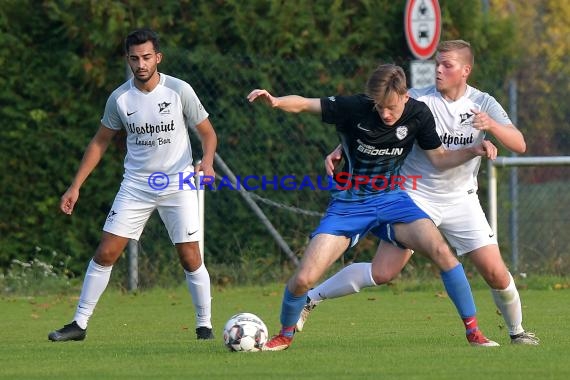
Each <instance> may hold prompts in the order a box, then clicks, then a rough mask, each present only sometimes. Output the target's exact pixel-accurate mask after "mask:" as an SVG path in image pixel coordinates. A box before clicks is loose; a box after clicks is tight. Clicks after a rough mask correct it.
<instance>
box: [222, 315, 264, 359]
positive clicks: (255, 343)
mask: <svg viewBox="0 0 570 380" xmlns="http://www.w3.org/2000/svg"><path fill="white" fill-rule="evenodd" d="M268 336H269V333H268V331H267V326H265V323H263V321H262V320H261V318H259V317H258V316H257V315H255V314H252V313H239V314H236V315H233V316H232V317H231V318H230V319H229V320H228V321H227V322H226V326H225V327H224V344H225V345H226V347H227V348H228V349H229V350H230V351H242V352H255V351H261V347H263V345H264V344H265V342H267V337H268Z"/></svg>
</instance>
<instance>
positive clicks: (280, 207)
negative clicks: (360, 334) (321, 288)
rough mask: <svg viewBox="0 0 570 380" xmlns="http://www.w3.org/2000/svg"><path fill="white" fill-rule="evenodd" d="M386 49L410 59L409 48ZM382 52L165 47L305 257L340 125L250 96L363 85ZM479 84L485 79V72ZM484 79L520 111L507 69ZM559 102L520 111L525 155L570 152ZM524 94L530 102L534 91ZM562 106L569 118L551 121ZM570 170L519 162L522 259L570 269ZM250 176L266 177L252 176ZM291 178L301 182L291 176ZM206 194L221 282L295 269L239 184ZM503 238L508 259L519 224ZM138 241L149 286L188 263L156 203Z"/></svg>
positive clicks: (172, 70)
mask: <svg viewBox="0 0 570 380" xmlns="http://www.w3.org/2000/svg"><path fill="white" fill-rule="evenodd" d="M383 61H384V62H394V63H397V64H400V65H402V66H404V67H405V68H406V69H407V68H408V67H409V62H408V61H407V60H405V59H393V58H389V59H385V60H383ZM378 63H379V61H378V60H371V59H362V58H359V57H356V58H353V57H351V58H345V59H339V60H338V61H334V62H322V61H319V60H318V59H295V60H291V61H285V62H284V61H277V60H272V59H270V58H269V59H268V58H263V59H261V58H258V57H230V56H221V55H216V56H204V55H202V56H200V55H193V54H192V53H191V52H188V51H184V50H176V51H166V52H165V59H164V60H163V63H162V67H161V70H162V71H163V72H165V73H168V74H171V75H174V76H177V77H180V78H182V79H184V80H186V81H188V82H189V83H190V84H191V85H192V86H193V88H194V89H195V91H196V92H197V94H198V96H199V97H200V99H201V100H202V103H203V104H204V106H205V107H206V109H207V110H208V112H209V113H210V119H211V121H212V123H213V125H214V127H215V128H216V131H217V133H218V139H219V145H218V154H219V156H220V157H221V158H222V159H223V161H224V162H225V163H226V164H227V166H228V167H229V169H230V170H231V171H232V173H233V174H234V175H235V176H236V177H239V178H240V179H242V180H243V179H244V178H245V177H247V176H250V177H249V180H250V182H249V183H250V185H252V186H250V187H251V188H254V187H255V189H252V190H251V191H249V192H248V193H249V194H250V199H251V200H252V201H253V202H255V204H256V205H257V206H258V207H259V209H260V210H261V211H262V212H263V214H264V215H265V217H266V218H267V219H268V220H269V222H270V223H271V225H272V226H273V227H274V228H275V230H276V231H277V232H278V234H279V235H280V237H281V238H282V239H283V241H284V242H285V243H286V244H287V246H288V247H289V248H290V250H291V252H292V254H293V255H295V256H297V257H300V254H301V253H302V251H303V249H304V247H305V246H306V244H307V242H308V235H309V233H310V232H311V231H312V230H313V229H314V228H315V227H316V225H317V224H318V222H319V218H320V216H321V215H322V212H323V211H324V210H325V208H326V206H327V204H328V201H329V194H328V192H327V191H325V190H319V188H318V186H317V180H318V176H324V174H325V173H324V166H323V159H324V156H325V155H326V154H327V153H328V152H329V151H330V150H331V149H332V148H334V147H335V146H336V145H337V142H338V138H337V136H336V133H335V130H334V127H333V126H329V125H326V124H324V123H322V122H321V120H320V118H319V117H315V116H314V115H307V114H286V113H284V112H281V111H276V110H271V109H269V107H265V106H262V105H259V104H250V103H249V102H248V101H247V100H246V96H247V94H248V93H249V92H250V91H251V90H253V89H255V88H266V89H268V90H269V91H270V92H271V93H273V94H274V95H277V96H279V95H286V94H299V95H303V96H307V97H321V96H327V95H335V94H348V93H355V92H361V91H362V90H363V87H364V84H365V81H366V78H367V75H368V73H369V72H370V71H371V70H372V69H373V68H374V67H376V65H377V64H378ZM558 80H559V83H558V86H559V87H563V88H564V87H565V88H567V89H570V80H569V78H567V77H561V78H559V79H558ZM485 83H486V84H487V85H488V83H487V82H485ZM474 85H475V86H478V84H477V83H475V84H474ZM478 87H479V86H478ZM480 88H481V89H482V90H484V91H487V92H489V93H491V94H493V95H494V96H495V97H497V99H498V100H499V101H500V102H501V104H503V106H504V107H505V109H506V110H507V111H508V112H509V113H510V112H513V110H512V109H509V108H512V104H513V103H512V102H511V100H512V99H509V98H508V95H505V96H502V97H501V94H508V88H507V81H505V83H499V84H497V85H496V86H495V88H483V87H482V86H481V87H480ZM529 88H531V87H528V86H519V92H518V99H525V102H528V101H529V99H532V98H533V97H536V96H548V94H538V93H524V91H531V90H529ZM532 91H535V90H532ZM551 102H552V103H551V105H552V107H553V109H555V110H556V115H554V113H548V112H546V113H545V112H544V110H542V111H541V114H548V116H549V119H545V120H544V122H542V123H541V120H537V119H536V118H534V119H532V120H531V119H527V118H526V117H527V115H532V110H529V109H525V112H518V122H517V124H518V127H519V128H520V129H521V130H522V131H523V133H524V134H525V137H526V140H527V144H528V151H527V153H526V154H525V156H533V155H546V154H547V155H570V148H569V146H570V135H569V131H568V129H569V128H568V123H567V120H568V119H569V118H570V106H569V105H568V103H567V102H566V101H565V99H563V98H553V99H551ZM515 106H517V105H516V103H515ZM518 106H519V107H520V106H521V105H518ZM522 106H523V107H527V105H526V103H525V104H523V105H522ZM526 111H529V112H526ZM534 116H536V115H534ZM534 116H533V117H534ZM553 117H554V121H555V122H557V123H558V125H552V122H553ZM192 140H193V141H192V142H193V147H194V150H195V158H199V157H200V145H199V141H197V140H196V139H195V136H192ZM502 154H505V155H508V154H509V153H508V152H502ZM486 170H487V169H486V168H485V166H483V167H482V170H481V173H480V176H479V181H480V197H481V200H482V203H483V205H484V207H486V205H487V199H486V194H487V192H486V190H487V188H486V186H487V183H486V174H485V172H486ZM507 170H508V169H505V170H502V171H501V176H500V178H499V192H498V193H499V206H500V207H499V209H498V215H499V229H500V231H508V230H509V228H510V227H509V225H510V220H509V215H510V211H511V207H512V204H511V202H510V200H509V199H510V198H509V192H510V190H509V180H508V177H507V176H505V175H503V172H506V171H507ZM569 170H570V168H568V167H562V168H547V167H544V168H542V167H540V168H539V167H537V168H521V169H518V174H517V176H518V185H517V186H518V189H519V201H518V206H517V207H519V211H520V212H519V214H518V215H519V216H518V221H517V223H518V226H519V236H520V241H519V244H520V248H519V249H520V265H519V269H520V270H521V271H541V272H548V273H556V274H562V273H568V269H570V264H569V260H570V252H569V249H568V247H569V246H570V234H568V233H567V231H570V228H569V227H570V212H569V209H568V206H569V205H570V198H569V196H568V189H569V185H570V182H569V179H568V178H569V175H568V174H570V173H569ZM216 171H217V175H218V178H217V181H216V183H217V184H218V185H219V184H220V183H221V181H222V180H224V179H225V178H226V177H228V173H227V172H224V171H223V170H221V169H220V167H219V165H216ZM251 176H254V177H255V178H257V180H255V178H254V179H253V180H252V179H251V178H252V177H251ZM285 176H290V182H289V185H290V187H289V188H288V189H284V187H283V184H282V183H280V182H279V180H280V179H282V178H284V177H285ZM274 178H278V180H277V181H278V182H277V185H275V182H272V181H273V179H274ZM291 178H292V179H291ZM303 178H310V180H311V182H312V184H313V187H311V186H307V185H306V186H304V187H303V186H300V184H301V182H302V179H303ZM264 180H265V182H263V181H264ZM292 182H295V185H291V183H292ZM228 183H233V182H231V181H230V182H228ZM263 184H264V185H263ZM226 185H227V184H226ZM256 186H257V187H256ZM205 199H206V208H205V210H206V212H205V261H206V263H207V264H208V265H209V268H210V272H211V275H212V277H213V279H214V282H215V283H216V282H218V283H226V282H232V281H240V277H239V273H240V272H241V271H249V272H250V273H249V275H250V276H251V278H253V279H255V280H254V281H263V279H264V278H266V277H267V278H269V277H273V278H274V277H275V276H277V277H279V275H280V273H282V276H283V277H284V278H285V272H287V270H290V269H291V268H292V267H293V265H292V264H291V260H290V257H288V256H287V253H286V252H285V251H286V250H284V249H283V248H282V247H281V246H280V244H279V243H278V242H277V241H276V239H275V236H272V234H271V232H270V231H269V229H268V227H267V226H266V225H264V223H263V222H262V221H261V220H260V218H259V216H258V215H256V213H255V212H254V211H253V210H252V208H251V207H250V206H248V204H247V202H245V201H244V198H243V197H242V196H240V194H239V191H237V190H236V189H235V188H232V186H225V187H223V188H220V189H217V190H211V189H210V190H207V191H206V195H205ZM376 244H377V242H376V241H374V240H372V239H365V240H364V241H362V242H361V243H360V244H359V245H358V247H357V248H356V249H354V250H352V251H351V252H349V253H347V257H348V260H352V259H353V258H354V257H355V256H358V260H366V259H369V258H371V257H372V255H373V253H374V249H375V247H376ZM500 244H501V246H502V252H503V256H504V258H505V260H506V261H507V262H510V260H511V256H510V249H511V247H510V244H511V243H510V240H509V236H508V234H505V233H501V234H500ZM139 246H140V248H141V249H140V253H141V257H140V259H139V263H140V270H141V272H142V273H141V276H140V278H141V285H142V286H145V285H153V284H156V283H160V282H161V281H160V278H161V276H164V275H167V276H168V277H170V275H171V274H172V271H174V270H175V271H178V270H179V269H178V268H177V267H176V260H175V259H174V257H175V255H176V254H175V251H174V249H173V248H172V247H171V246H170V245H169V240H168V237H167V233H166V231H165V230H164V227H163V226H162V223H161V221H160V219H159V218H158V217H157V216H156V215H154V216H153V217H152V218H151V220H150V221H149V224H148V225H147V227H146V229H145V232H144V233H143V236H142V238H141V241H140V244H139ZM286 268H288V269H286Z"/></svg>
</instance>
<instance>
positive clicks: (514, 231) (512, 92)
mask: <svg viewBox="0 0 570 380" xmlns="http://www.w3.org/2000/svg"><path fill="white" fill-rule="evenodd" d="M509 103H510V105H509V108H510V114H511V115H510V117H511V121H512V122H513V124H514V125H517V121H518V114H517V82H516V80H515V79H511V81H510V82H509ZM516 156H517V154H516V153H515V152H511V157H516ZM509 189H510V191H509V196H510V198H511V210H510V225H509V234H510V238H511V261H512V263H511V264H512V267H513V271H514V272H515V273H516V272H517V271H518V267H519V258H520V256H519V184H518V168H517V167H516V166H513V167H512V168H511V172H510V178H509Z"/></svg>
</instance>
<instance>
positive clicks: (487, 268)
mask: <svg viewBox="0 0 570 380" xmlns="http://www.w3.org/2000/svg"><path fill="white" fill-rule="evenodd" d="M440 230H441V232H442V233H443V234H444V235H445V237H446V238H447V240H448V241H449V243H450V244H451V246H452V247H454V248H455V250H456V252H457V254H458V255H460V256H461V255H463V254H467V257H469V258H470V259H471V261H472V262H473V264H474V265H475V267H476V268H477V271H478V272H479V273H480V274H481V276H482V277H483V278H484V279H485V281H486V282H487V284H488V285H489V287H490V288H491V294H492V296H493V300H494V301H495V304H496V305H497V308H498V309H499V310H500V312H501V314H502V316H503V318H504V320H505V323H506V325H507V327H508V330H509V331H508V332H509V335H510V337H511V342H512V343H516V344H532V345H536V344H538V342H539V340H538V338H536V337H535V336H534V334H533V333H530V332H525V331H524V329H523V327H522V307H521V300H520V296H519V293H518V290H517V288H516V285H515V283H514V281H513V278H512V276H511V274H510V273H509V270H508V269H507V266H506V265H505V262H504V261H503V258H502V257H501V253H500V251H499V246H498V245H497V238H496V236H495V234H494V232H493V230H492V229H491V227H490V226H489V223H488V222H487V218H486V216H485V213H484V212H483V209H482V208H481V205H480V203H479V199H478V197H477V195H476V194H468V195H466V196H465V198H464V199H462V200H461V201H460V203H456V204H454V205H448V206H446V207H445V211H444V220H443V222H442V224H441V225H440Z"/></svg>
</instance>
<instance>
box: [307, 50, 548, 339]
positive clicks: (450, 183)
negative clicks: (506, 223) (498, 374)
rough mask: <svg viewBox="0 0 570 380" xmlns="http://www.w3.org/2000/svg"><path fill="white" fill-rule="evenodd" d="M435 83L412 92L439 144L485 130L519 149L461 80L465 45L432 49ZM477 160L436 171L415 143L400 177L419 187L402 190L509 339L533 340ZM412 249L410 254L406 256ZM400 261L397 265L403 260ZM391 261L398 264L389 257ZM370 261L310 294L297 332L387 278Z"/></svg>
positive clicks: (505, 125)
mask: <svg viewBox="0 0 570 380" xmlns="http://www.w3.org/2000/svg"><path fill="white" fill-rule="evenodd" d="M435 59H436V63H437V73H436V85H435V86H431V87H428V88H425V89H421V90H416V89H411V90H410V91H409V94H410V96H411V97H413V98H415V99H417V100H420V101H422V102H424V103H425V104H427V105H428V107H429V108H430V110H431V112H432V113H433V115H434V118H435V122H436V128H437V132H438V134H439V136H440V138H441V141H442V144H443V146H444V148H445V149H448V150H456V149H463V148H465V147H469V146H472V145H477V144H479V143H481V141H482V140H483V139H484V137H485V135H486V134H487V133H489V134H491V135H492V136H493V137H495V139H496V140H497V141H498V142H499V143H501V144H502V145H503V146H505V147H506V148H507V149H509V150H511V151H513V152H517V153H523V152H524V151H525V150H526V144H525V141H524V137H523V135H522V134H521V133H520V132H519V131H518V130H517V128H516V127H515V126H514V125H513V123H512V122H511V120H510V119H509V117H508V116H507V113H506V112H505V111H504V109H503V107H501V105H500V104H499V103H498V102H497V101H496V100H495V99H494V98H493V97H492V96H491V95H489V94H487V93H484V92H481V91H479V90H477V89H476V88H473V87H471V86H470V85H468V84H467V79H468V78H469V75H470V74H471V70H472V68H473V64H474V56H473V52H472V50H471V46H470V44H469V43H468V42H466V41H462V40H453V41H445V42H442V43H441V44H440V45H439V46H438V50H437V53H436V57H435ZM340 158H341V151H340V147H339V148H337V150H336V151H335V152H333V153H331V155H329V156H328V157H327V160H326V169H327V172H328V173H329V174H332V172H333V169H334V162H335V161H337V160H340ZM480 162H481V158H480V157H475V158H473V159H471V160H470V161H469V162H466V163H465V164H464V165H461V166H457V167H455V168H451V169H447V170H439V169H438V168H436V167H435V166H433V165H432V164H431V163H430V161H429V160H428V159H427V157H426V154H425V151H423V150H422V149H420V148H419V147H418V146H417V145H416V146H414V149H413V150H412V152H411V153H410V154H409V155H408V157H407V158H406V160H405V162H404V165H403V167H402V174H404V175H412V174H413V175H421V176H422V177H421V179H420V180H418V183H417V189H414V190H409V191H408V193H409V194H410V197H411V198H412V199H413V200H414V202H415V203H416V204H417V205H418V206H420V208H421V209H422V210H424V211H425V212H426V213H427V214H428V215H429V216H430V217H431V219H432V220H433V221H434V223H435V224H436V225H437V226H438V228H439V230H440V231H441V232H442V233H443V235H444V236H445V237H446V239H447V240H448V242H449V243H450V245H451V246H452V247H453V248H454V249H455V251H456V253H457V254H458V255H460V256H461V255H466V256H467V257H469V258H470V259H471V261H472V262H473V264H474V265H475V267H476V268H477V270H478V271H479V273H481V275H482V276H483V278H484V279H485V281H486V282H487V284H488V285H489V286H490V287H491V293H492V295H493V299H494V301H495V304H496V305H497V307H498V309H499V310H500V311H501V314H502V315H503V318H504V319H505V323H506V325H507V328H508V332H509V336H510V340H511V343H513V344H530V345H537V344H538V343H539V340H538V338H537V337H536V336H535V335H534V334H533V333H531V332H526V331H525V330H524V328H523V326H522V308H521V300H520V296H519V293H518V291H517V288H516V286H515V283H514V280H513V277H512V276H511V274H510V273H509V270H508V269H507V267H506V265H505V263H504V261H503V259H502V257H501V253H500V251H499V247H498V245H497V238H496V236H495V234H494V232H493V230H492V229H491V227H490V226H489V223H488V222H487V219H486V217H485V214H484V212H483V209H482V208H481V204H480V203H479V198H478V196H477V173H478V170H479V165H480ZM409 255H411V252H408V256H409ZM406 261H407V260H404V258H403V257H402V258H401V261H400V262H399V265H401V266H402V267H403V265H405V262H406ZM394 264H395V265H396V266H398V265H397V264H396V262H394ZM373 268H374V267H373V266H372V265H371V264H369V263H356V264H352V265H349V266H347V267H346V268H344V269H342V270H341V271H340V272H338V273H337V274H335V275H334V276H332V277H330V278H329V279H327V280H326V281H325V282H323V283H322V284H320V285H319V286H318V287H316V288H314V289H312V290H311V291H309V294H308V297H309V300H308V303H307V304H306V305H305V308H304V309H303V311H302V313H301V318H300V319H299V321H298V323H297V330H302V328H303V325H304V322H305V320H306V319H307V317H308V315H309V312H310V311H311V310H313V309H314V307H315V306H316V304H318V303H319V302H320V301H321V300H323V299H327V298H337V297H341V296H343V295H347V294H352V293H356V292H358V291H359V290H360V289H361V288H364V287H369V286H374V285H376V284H382V283H385V282H386V274H385V273H384V272H383V271H377V272H374V271H373Z"/></svg>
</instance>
